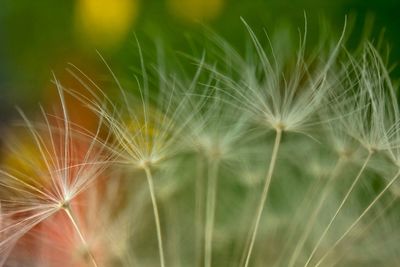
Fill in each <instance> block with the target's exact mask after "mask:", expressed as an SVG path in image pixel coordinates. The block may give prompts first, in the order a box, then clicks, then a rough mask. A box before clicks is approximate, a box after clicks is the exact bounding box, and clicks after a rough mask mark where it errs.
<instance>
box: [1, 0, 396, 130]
mask: <svg viewBox="0 0 400 267" xmlns="http://www.w3.org/2000/svg"><path fill="white" fill-rule="evenodd" d="M399 10H400V1H398V0H380V1H374V0H336V1H320V0H292V1H288V0H247V1H245V0H242V1H239V0H74V1H72V0H71V1H54V0H40V1H28V0H25V1H22V0H4V1H2V4H1V7H0V38H1V42H0V58H1V61H0V92H1V94H0V114H1V115H0V120H1V124H0V125H4V124H5V123H6V122H7V121H9V120H10V119H11V118H12V117H13V114H15V112H14V108H13V107H14V106H15V105H19V106H23V107H24V108H26V109H29V107H34V106H37V102H46V101H48V95H49V94H50V95H51V93H50V92H51V90H52V89H51V88H52V85H51V82H50V80H51V71H55V73H56V74H57V76H58V75H61V76H64V75H65V77H66V76H67V74H65V71H64V68H65V67H66V65H67V63H68V62H73V63H75V64H77V65H79V66H80V67H82V69H83V70H84V71H85V72H87V73H88V74H89V75H90V76H91V77H93V79H95V80H96V78H97V76H96V75H97V73H98V71H97V69H98V68H102V67H104V66H102V67H99V66H100V64H101V61H100V60H99V56H98V55H97V53H96V50H98V51H100V53H101V54H102V55H104V57H105V58H107V59H110V60H111V61H112V65H113V67H115V66H117V68H121V69H123V68H129V67H130V66H132V65H133V62H132V60H131V56H132V54H134V53H135V51H136V47H135V38H134V33H137V34H138V36H139V39H142V38H147V39H150V40H162V42H163V43H167V44H168V45H169V46H170V47H171V48H172V49H173V50H176V51H188V50H187V49H188V47H190V40H191V36H192V37H196V36H202V34H203V32H204V29H205V27H204V26H205V25H207V27H209V28H211V29H213V30H214V31H215V32H217V33H218V34H220V35H221V36H223V37H224V38H226V39H227V40H228V41H230V42H231V43H232V44H233V45H234V46H236V47H238V49H242V48H243V47H244V44H245V42H244V39H245V38H246V33H245V29H244V27H243V23H242V22H241V20H240V17H243V18H244V19H245V20H246V21H247V22H248V23H249V24H250V25H251V26H252V27H253V28H254V29H255V30H256V31H257V32H260V31H261V30H262V27H265V28H266V29H267V30H268V31H269V32H274V31H276V30H277V29H283V28H284V27H287V26H290V27H291V28H292V29H294V30H296V29H297V28H301V27H303V25H304V12H305V13H306V14H307V21H308V31H309V32H310V38H309V41H308V42H309V43H310V42H312V41H313V40H316V38H318V34H320V29H319V26H320V24H322V23H326V24H328V25H330V27H329V28H327V29H329V31H331V32H332V35H333V36H336V37H337V36H339V35H340V32H341V29H342V27H343V22H344V18H345V15H348V18H349V21H350V27H349V31H351V36H352V37H351V38H350V40H349V43H348V44H349V45H350V46H351V45H356V44H357V43H358V42H359V39H360V38H361V36H362V35H363V32H365V29H368V30H370V31H369V37H370V38H372V39H374V38H375V39H376V38H378V36H379V35H380V34H381V33H382V32H383V31H384V32H385V33H384V37H385V42H387V44H388V45H389V46H390V47H391V62H392V63H397V62H399V59H400V48H399V47H400V35H399V33H400V31H399V29H400V15H399ZM370 25H373V26H370ZM200 45H201V44H200ZM395 73H396V75H397V74H398V73H399V72H398V71H397V72H395ZM65 77H64V79H68V78H65ZM53 90H54V88H53Z"/></svg>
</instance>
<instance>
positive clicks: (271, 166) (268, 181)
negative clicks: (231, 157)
mask: <svg viewBox="0 0 400 267" xmlns="http://www.w3.org/2000/svg"><path fill="white" fill-rule="evenodd" d="M281 138H282V129H280V128H277V129H276V135H275V143H274V148H273V150H272V156H271V161H270V163H269V168H268V173H267V176H266V177H265V184H264V188H263V192H262V195H261V199H260V203H259V205H258V208H257V213H256V219H255V224H254V229H253V233H252V235H251V241H250V245H249V249H248V251H247V256H246V262H245V264H244V266H245V267H248V265H249V262H250V257H251V253H252V251H253V247H254V242H255V240H256V236H257V231H258V227H259V224H260V220H261V215H262V212H263V210H264V205H265V202H266V200H267V197H268V191H269V186H270V184H271V180H272V175H273V173H274V168H275V163H276V158H277V156H278V151H279V146H280V144H281Z"/></svg>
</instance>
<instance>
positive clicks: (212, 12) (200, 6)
mask: <svg viewBox="0 0 400 267" xmlns="http://www.w3.org/2000/svg"><path fill="white" fill-rule="evenodd" d="M224 4H225V0H168V6H169V8H170V10H171V12H172V13H173V14H174V15H175V16H177V17H179V18H181V19H183V20H186V21H189V22H197V21H208V20H212V19H214V18H216V17H218V16H219V15H220V13H221V12H222V9H223V7H224Z"/></svg>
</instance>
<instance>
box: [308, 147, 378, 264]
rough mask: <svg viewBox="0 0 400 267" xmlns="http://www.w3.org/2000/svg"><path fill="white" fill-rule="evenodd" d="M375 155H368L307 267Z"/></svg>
mask: <svg viewBox="0 0 400 267" xmlns="http://www.w3.org/2000/svg"><path fill="white" fill-rule="evenodd" d="M372 155H373V151H370V152H369V153H368V156H367V158H366V159H365V161H364V164H363V165H362V167H361V169H360V170H359V172H358V174H357V176H356V178H355V179H354V181H353V183H352V184H351V186H350V188H349V190H347V193H346V195H345V196H344V198H343V200H342V201H341V203H340V205H339V207H338V208H337V210H336V212H335V214H334V215H333V217H332V218H331V220H330V221H329V224H328V225H327V226H326V228H325V230H324V231H323V233H322V235H321V236H320V238H319V239H318V241H317V243H316V244H315V246H314V248H313V250H312V252H311V255H310V256H309V258H308V259H307V262H306V266H308V264H309V263H310V261H311V260H312V258H313V257H314V255H315V253H316V251H317V249H318V247H319V245H320V244H321V242H322V240H323V239H324V237H325V236H326V234H327V233H328V231H329V229H330V228H331V226H332V224H333V222H334V221H335V219H336V218H337V216H338V214H339V213H340V211H341V210H342V208H343V206H344V204H345V203H346V201H347V199H348V198H349V196H350V194H351V193H352V192H353V190H354V188H355V186H356V185H357V183H358V181H359V180H360V178H361V175H362V174H363V172H364V170H365V168H366V167H367V165H368V163H369V161H370V160H371V157H372Z"/></svg>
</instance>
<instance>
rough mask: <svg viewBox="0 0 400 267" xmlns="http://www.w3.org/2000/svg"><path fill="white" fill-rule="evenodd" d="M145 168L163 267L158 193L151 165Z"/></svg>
mask: <svg viewBox="0 0 400 267" xmlns="http://www.w3.org/2000/svg"><path fill="white" fill-rule="evenodd" d="M143 169H144V171H145V173H146V178H147V183H148V185H149V191H150V197H151V204H152V206H153V213H154V220H155V224H156V231H157V242H158V250H159V254H160V266H161V267H165V260H164V248H163V241H162V235H161V224H160V216H159V212H158V207H157V200H156V195H155V192H154V182H153V175H152V174H151V170H150V168H149V167H147V166H145V167H143Z"/></svg>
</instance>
